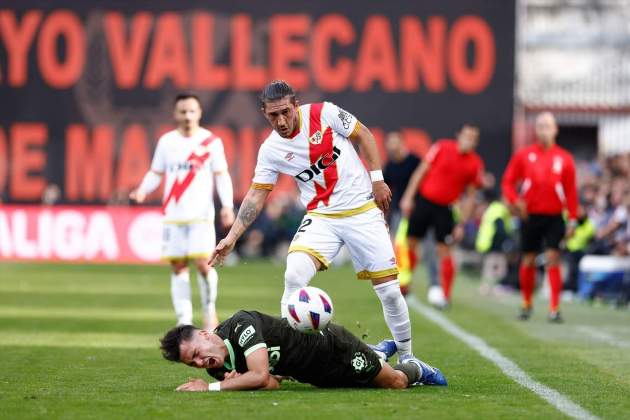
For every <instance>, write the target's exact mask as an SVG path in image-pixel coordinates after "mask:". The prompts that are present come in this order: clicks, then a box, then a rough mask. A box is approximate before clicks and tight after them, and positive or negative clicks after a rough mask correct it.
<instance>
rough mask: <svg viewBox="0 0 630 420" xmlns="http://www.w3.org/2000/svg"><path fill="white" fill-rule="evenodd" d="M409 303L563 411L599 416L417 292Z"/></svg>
mask: <svg viewBox="0 0 630 420" xmlns="http://www.w3.org/2000/svg"><path fill="white" fill-rule="evenodd" d="M407 303H408V304H409V306H410V307H411V308H412V309H413V310H414V311H416V312H417V313H419V314H420V315H423V316H424V317H426V318H428V319H429V320H431V321H433V322H434V323H436V324H437V325H439V326H440V327H442V329H444V330H445V331H446V332H448V333H449V334H451V335H452V336H454V337H455V338H458V339H460V340H461V341H463V342H464V343H465V344H467V345H468V346H469V347H470V348H472V349H473V350H476V351H477V352H478V353H479V354H480V355H481V356H482V357H484V358H486V359H488V360H490V361H491V362H492V363H494V364H495V365H496V366H497V367H498V368H499V369H501V371H503V373H504V374H505V375H506V376H508V377H509V378H511V379H512V380H514V381H515V382H516V383H518V384H519V385H521V386H523V387H525V388H527V389H529V390H530V391H532V392H533V393H535V394H536V395H538V396H539V397H540V398H542V399H543V400H545V401H547V402H548V403H549V404H551V405H552V406H554V407H555V408H556V409H558V411H560V412H561V413H563V414H566V415H567V416H569V417H572V418H575V419H598V417H597V416H595V415H594V414H591V413H589V412H588V411H586V410H585V409H584V408H582V407H580V406H579V405H578V404H576V403H574V402H573V401H571V400H570V399H569V398H568V397H566V396H564V395H562V394H561V393H560V392H558V391H556V390H555V389H553V388H550V387H548V386H547V385H544V384H542V383H540V382H538V381H535V380H534V379H532V378H531V377H530V376H529V375H528V374H527V373H525V371H524V370H523V369H521V368H520V367H518V365H517V364H516V363H514V362H513V361H511V360H510V359H508V358H507V357H505V356H503V355H502V354H501V353H500V352H499V351H498V350H497V349H495V348H493V347H490V346H489V345H488V344H487V343H486V342H485V341H484V340H483V339H481V338H479V337H477V336H476V335H472V334H470V333H467V332H466V331H464V330H463V329H461V328H460V327H458V326H457V325H455V324H454V323H453V322H451V321H450V320H449V319H448V318H446V317H445V316H444V315H442V314H441V313H439V312H438V311H436V310H434V309H432V308H429V307H428V306H426V305H424V304H422V303H421V302H420V301H419V300H418V298H416V297H415V296H409V297H408V298H407Z"/></svg>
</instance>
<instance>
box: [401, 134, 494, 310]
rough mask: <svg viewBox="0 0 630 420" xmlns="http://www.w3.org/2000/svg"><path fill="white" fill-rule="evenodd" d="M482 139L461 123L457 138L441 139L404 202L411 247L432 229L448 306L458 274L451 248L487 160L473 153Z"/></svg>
mask: <svg viewBox="0 0 630 420" xmlns="http://www.w3.org/2000/svg"><path fill="white" fill-rule="evenodd" d="M478 140H479V128H478V127H476V126H474V125H472V124H464V125H463V126H462V128H461V129H460V130H459V132H458V133H457V140H446V139H441V140H438V141H437V142H436V143H435V144H434V145H433V146H432V147H431V149H430V150H429V152H428V153H427V155H426V157H425V159H424V160H423V161H422V162H421V163H420V165H418V168H417V169H416V170H415V172H414V173H413V175H412V176H411V179H410V180H409V183H408V184H407V188H406V190H405V194H404V195H403V198H402V199H401V201H400V209H401V211H402V213H403V215H405V217H408V218H409V230H408V232H407V236H408V243H409V248H410V249H416V248H417V246H418V242H419V241H418V240H419V239H421V238H423V237H424V236H425V234H426V233H427V231H428V229H429V228H433V229H434V233H435V241H436V242H437V254H438V257H439V259H440V265H439V267H440V283H441V285H442V291H443V292H444V297H445V305H448V304H449V303H450V297H451V286H452V284H453V279H454V278H455V264H454V263H453V259H452V257H451V251H450V246H451V245H452V244H453V243H454V242H456V241H458V240H460V239H461V238H462V237H463V235H464V228H463V223H465V222H466V221H468V219H469V218H470V217H471V216H472V214H473V210H474V205H475V189H476V188H479V187H481V185H482V181H483V172H484V166H483V162H482V160H481V158H480V157H479V155H478V154H477V153H475V148H476V147H477V142H478ZM464 191H466V194H465V196H464V199H463V200H462V218H461V219H462V220H461V223H459V224H457V225H456V226H455V224H454V222H453V213H452V211H451V206H452V204H453V203H454V202H455V201H456V200H457V199H459V197H460V196H461V195H462V193H464ZM414 198H415V202H414Z"/></svg>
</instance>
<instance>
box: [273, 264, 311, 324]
mask: <svg viewBox="0 0 630 420" xmlns="http://www.w3.org/2000/svg"><path fill="white" fill-rule="evenodd" d="M315 273H317V268H315V263H314V262H313V260H312V259H311V257H310V256H309V255H308V254H306V253H304V252H291V253H290V254H289V255H287V269H286V270H285V272H284V293H283V294H282V299H280V313H281V315H282V318H287V317H288V316H289V314H288V313H287V311H286V309H285V306H286V303H287V301H288V300H289V296H291V294H292V293H293V292H295V291H296V290H299V289H301V288H302V287H304V286H307V285H308V283H309V282H310V281H311V279H312V278H313V276H314V275H315Z"/></svg>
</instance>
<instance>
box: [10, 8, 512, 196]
mask: <svg viewBox="0 0 630 420" xmlns="http://www.w3.org/2000/svg"><path fill="white" fill-rule="evenodd" d="M0 2H2V1H1V0H0ZM4 3H5V5H4V6H0V97H1V98H2V101H0V202H3V203H12V204H36V203H40V202H41V199H42V194H43V193H44V192H45V191H46V189H47V188H48V187H53V188H55V189H58V190H59V192H60V193H59V200H58V201H57V203H62V204H68V205H75V204H93V205H103V204H105V203H117V204H123V203H125V198H126V197H127V195H128V193H129V191H130V190H131V189H133V188H135V187H136V186H137V185H138V184H139V183H140V181H141V180H142V177H143V176H144V174H145V172H146V171H147V170H148V168H149V165H150V162H151V157H152V155H153V150H154V148H155V143H156V141H157V139H158V138H159V137H160V135H162V134H164V132H165V131H168V130H170V129H172V128H173V121H172V110H173V109H172V108H173V98H174V97H175V95H176V94H177V93H179V92H182V91H186V92H193V93H195V94H197V95H198V96H199V98H200V101H201V104H202V108H203V118H202V124H203V125H204V126H206V127H208V128H210V129H211V130H212V131H213V132H214V133H215V134H217V135H218V136H220V137H221V138H222V139H223V142H224V145H225V151H226V155H227V160H228V162H229V166H230V172H231V175H232V180H233V183H234V186H235V194H236V198H237V200H238V199H240V198H242V197H243V196H244V194H245V193H246V192H247V190H248V188H249V186H250V183H251V179H252V175H253V170H254V166H255V164H256V156H257V153H258V149H259V146H260V143H261V142H262V141H263V140H264V138H265V137H266V136H267V134H268V133H269V124H268V123H267V121H266V120H265V119H264V117H263V114H262V113H261V112H260V108H259V106H260V105H259V103H258V94H259V92H260V90H261V89H262V88H263V87H264V86H265V84H267V83H268V82H269V81H271V80H273V79H286V80H287V81H288V82H289V83H291V84H292V85H293V86H294V87H295V89H297V91H298V99H299V100H300V101H301V102H302V103H312V102H321V101H331V102H334V103H336V104H337V105H339V106H341V107H343V108H344V109H346V110H347V111H349V112H351V113H353V114H354V115H355V116H356V117H357V118H358V119H359V120H360V121H361V122H362V123H364V124H365V125H366V126H368V127H369V128H370V130H371V131H372V132H373V134H374V135H375V137H376V139H377V142H378V144H379V148H380V151H381V156H382V158H383V159H385V157H386V153H385V150H384V147H383V139H384V138H385V137H386V135H387V133H389V132H391V131H398V132H400V134H401V135H402V138H403V140H404V141H405V143H406V144H407V145H408V147H409V148H410V149H411V150H412V151H413V152H414V153H416V154H418V155H419V156H422V155H423V154H424V153H425V152H426V151H427V150H428V148H429V147H430V145H431V143H432V142H433V141H435V140H436V139H440V138H451V137H453V136H454V135H455V133H456V131H457V130H458V129H459V128H460V127H461V126H462V124H463V123H473V124H475V125H478V126H479V127H480V130H481V141H480V144H479V148H478V150H479V153H480V155H481V156H482V158H483V159H484V161H485V164H486V165H485V166H486V168H487V169H488V170H489V171H491V172H493V173H494V174H495V175H499V174H500V173H501V172H502V171H503V168H504V166H505V164H506V163H507V161H508V159H509V156H510V154H511V139H512V135H511V129H512V107H513V88H514V36H515V34H514V33H515V29H514V28H515V22H514V17H515V4H516V2H515V1H514V0H505V1H487V0H467V1H465V2H464V1H461V0H424V1H415V2H412V1H398V2H376V1H373V2H366V1H361V0H346V1H343V2H339V1H333V0H318V1H316V2H296V1H289V0H275V1H273V2H254V1H246V0H232V1H229V2H207V1H202V0H189V1H187V2H173V1H169V0H154V1H151V2H146V1H138V0H136V1H133V0H128V1H124V2H120V1H118V2H97V1H95V0H84V1H80V2H79V1H71V0H56V1H41V0H20V1H13V2H4ZM294 188H295V183H294V182H293V181H291V180H290V178H287V179H285V180H284V181H283V183H281V184H279V185H276V187H275V188H274V189H275V190H276V191H287V190H292V189H294ZM150 201H151V202H152V203H156V204H157V203H158V202H159V195H158V194H155V195H153V196H152V197H151V200H150Z"/></svg>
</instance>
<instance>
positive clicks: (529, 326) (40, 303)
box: [0, 263, 630, 419]
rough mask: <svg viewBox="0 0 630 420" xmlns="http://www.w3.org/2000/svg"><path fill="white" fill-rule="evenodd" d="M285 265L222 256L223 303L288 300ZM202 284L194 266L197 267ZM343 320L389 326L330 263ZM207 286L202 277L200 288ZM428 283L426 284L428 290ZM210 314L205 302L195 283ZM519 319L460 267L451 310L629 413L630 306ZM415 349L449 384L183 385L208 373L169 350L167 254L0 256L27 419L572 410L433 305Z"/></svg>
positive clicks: (560, 387) (370, 337)
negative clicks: (434, 315)
mask: <svg viewBox="0 0 630 420" xmlns="http://www.w3.org/2000/svg"><path fill="white" fill-rule="evenodd" d="M282 272H283V267H281V266H275V265H271V264H268V263H242V264H240V265H238V266H237V267H230V268H227V267H226V268H221V269H220V272H219V276H220V291H219V301H218V308H219V311H220V316H221V317H222V318H223V319H224V318H226V317H227V316H229V315H231V314H232V313H233V312H234V311H236V310H238V309H241V308H243V309H257V310H261V311H264V312H269V313H278V312H279V307H278V306H279V304H278V301H279V298H280V295H281V293H282V287H283V280H282ZM192 281H193V286H196V281H195V276H192ZM312 285H314V286H318V287H321V288H323V289H324V290H326V291H327V292H328V293H329V294H330V295H331V297H332V299H333V302H334V305H335V321H336V322H338V323H341V324H343V325H345V326H346V327H347V328H348V329H350V330H351V331H353V332H354V333H356V334H357V335H359V336H364V337H365V339H366V341H368V342H376V341H379V340H381V339H382V338H384V337H386V336H387V335H388V334H387V328H386V326H385V324H384V321H383V317H382V312H381V307H380V303H379V301H378V299H377V298H376V297H375V295H374V292H373V291H372V288H371V287H370V284H369V283H366V282H363V281H357V280H355V278H354V274H353V272H352V270H351V269H350V268H346V267H341V268H333V269H331V270H329V271H328V272H325V273H322V274H319V275H318V276H317V277H316V278H315V279H314V281H313V282H312ZM194 290H195V293H196V287H194ZM425 290H426V287H425V285H424V284H423V283H422V282H418V284H416V291H417V293H418V295H419V297H420V298H421V299H422V298H423V297H424V295H425ZM194 303H195V309H196V315H197V320H198V319H199V317H198V314H199V304H198V298H197V295H195V301H194ZM536 303H537V307H536V309H537V311H536V312H535V314H534V317H533V319H532V320H531V321H530V322H527V323H520V322H519V321H517V320H516V319H515V314H516V308H517V306H518V300H517V298H516V297H514V296H507V297H503V298H501V299H499V298H496V297H481V296H480V295H479V294H478V292H477V282H475V281H474V280H473V279H471V278H468V277H466V276H465V275H461V274H460V275H459V277H458V281H457V282H456V284H455V291H454V305H453V307H452V308H451V309H450V310H449V311H447V312H445V315H446V316H447V317H448V318H449V319H450V320H451V321H453V322H454V323H456V324H457V325H458V326H460V327H461V328H463V329H465V330H466V331H467V332H469V333H471V334H475V335H477V336H479V337H481V338H483V339H484V340H485V341H486V342H487V343H488V344H489V345H491V346H493V347H494V348H496V349H497V350H499V351H500V352H501V353H502V354H503V355H505V356H506V357H508V358H510V359H511V360H512V361H514V362H515V363H517V364H518V365H519V366H520V367H521V368H522V369H523V370H524V371H525V372H527V373H528V374H529V375H530V376H531V377H532V378H533V379H535V380H537V381H539V382H542V383H543V384H545V385H547V386H550V387H552V388H554V389H556V390H557V391H559V392H560V393H562V394H564V395H566V396H567V397H569V398H570V399H571V400H572V401H574V402H575V403H577V404H579V405H580V406H582V407H583V408H585V409H586V410H588V411H590V412H591V413H593V414H595V415H596V416H599V417H602V418H611V419H616V418H624V417H625V418H627V417H628V416H630V312H628V311H618V310H614V309H610V308H607V307H589V306H586V305H582V304H578V303H570V304H565V305H564V307H563V312H564V315H565V318H566V319H567V323H565V324H564V325H549V324H547V323H546V321H545V312H546V311H545V306H546V303H545V302H543V301H537V302H536ZM411 319H412V324H413V331H414V352H415V354H416V355H417V356H418V357H420V358H421V359H423V360H426V361H427V362H429V363H431V364H434V365H435V366H438V367H440V368H441V369H442V371H443V372H444V374H445V375H446V376H447V378H448V380H449V386H448V387H446V388H441V387H417V388H414V389H409V390H404V391H390V390H371V389H370V390H320V389H316V388H313V387H311V386H309V385H302V384H296V383H285V384H283V386H282V389H281V390H279V391H274V392H240V393H228V392H225V393H212V394H210V393H176V392H174V391H173V390H174V388H175V387H176V386H177V385H179V384H181V383H183V382H185V381H186V380H187V378H188V377H205V372H204V371H197V370H194V369H191V368H188V367H186V366H183V365H178V364H173V363H168V362H166V361H164V360H162V359H161V356H160V353H159V350H158V348H157V347H158V338H159V337H160V336H161V335H162V334H163V333H164V332H165V331H166V330H167V329H168V328H170V327H171V326H172V325H173V322H174V319H173V312H172V309H171V304H170V294H169V280H168V271H167V268H166V267H154V266H149V267H140V266H97V265H94V266H86V265H36V264H8V263H3V264H0V354H1V356H0V372H1V374H0V408H1V412H0V417H2V418H6V419H20V418H50V419H57V418H68V419H89V418H133V419H138V418H182V419H191V418H209V417H210V416H219V418H323V419H330V418H334V417H335V416H336V417H337V418H343V419H350V418H357V419H363V418H391V419H401V418H484V419H488V418H502V419H512V418H545V419H547V418H562V417H564V415H563V414H561V413H560V412H559V411H557V410H556V409H555V408H553V407H552V406H551V405H550V404H548V403H547V402H545V401H544V400H542V399H541V398H539V397H538V396H536V395H535V394H533V393H532V392H531V391H529V390H527V389H525V388H523V387H521V386H519V385H518V384H516V383H515V382H513V381H512V380H511V379H509V378H508V377H506V376H505V375H504V374H503V373H502V372H501V371H500V370H499V369H498V368H497V367H496V366H494V365H493V364H492V363H490V362H489V361H487V360H486V359H484V358H482V357H481V356H480V355H478V354H477V353H476V352H475V351H474V350H472V349H470V348H468V347H467V346H466V345H465V344H463V343H462V342H460V341H458V340H457V339H456V338H454V337H452V336H450V335H448V334H447V333H446V332H444V331H443V330H442V329H441V328H440V327H438V326H437V325H435V324H433V323H432V322H430V321H428V320H427V319H425V318H424V317H422V316H421V315H418V314H417V313H414V312H413V311H412V312H411Z"/></svg>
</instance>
